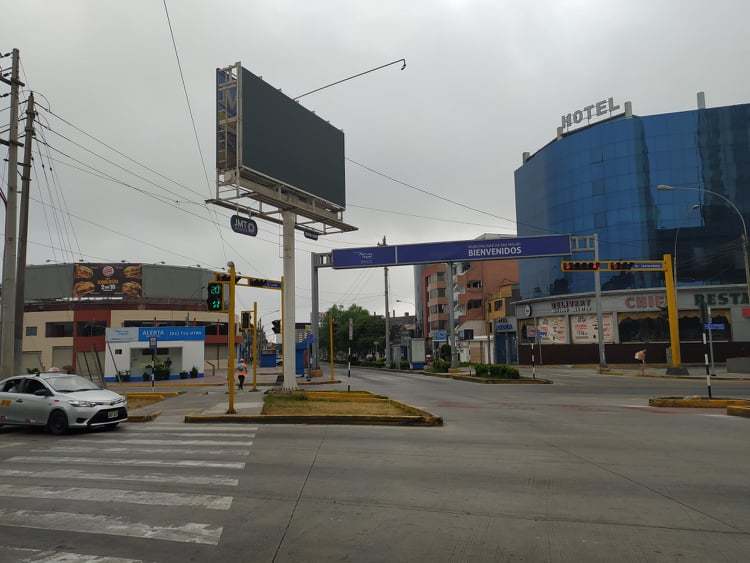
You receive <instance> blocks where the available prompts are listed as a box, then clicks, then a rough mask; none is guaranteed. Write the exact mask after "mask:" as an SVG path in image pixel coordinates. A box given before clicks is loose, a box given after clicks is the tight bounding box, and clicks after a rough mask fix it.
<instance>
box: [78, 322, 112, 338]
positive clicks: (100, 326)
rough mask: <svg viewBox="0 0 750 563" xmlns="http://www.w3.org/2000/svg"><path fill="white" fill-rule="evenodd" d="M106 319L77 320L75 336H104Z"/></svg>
mask: <svg viewBox="0 0 750 563" xmlns="http://www.w3.org/2000/svg"><path fill="white" fill-rule="evenodd" d="M106 329H107V321H78V322H77V323H76V335H77V336H104V332H105V331H106Z"/></svg>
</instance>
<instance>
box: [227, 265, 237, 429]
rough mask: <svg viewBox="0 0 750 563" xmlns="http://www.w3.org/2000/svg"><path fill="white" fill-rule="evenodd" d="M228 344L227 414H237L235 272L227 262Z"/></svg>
mask: <svg viewBox="0 0 750 563" xmlns="http://www.w3.org/2000/svg"><path fill="white" fill-rule="evenodd" d="M227 266H229V322H228V332H229V342H228V347H229V350H228V360H227V386H228V388H229V404H228V405H227V414H237V411H235V410H234V368H235V364H236V362H237V357H236V354H235V349H234V340H235V338H234V333H235V330H236V328H235V326H234V292H235V285H236V283H237V272H236V271H235V269H234V262H229V263H228V264H227Z"/></svg>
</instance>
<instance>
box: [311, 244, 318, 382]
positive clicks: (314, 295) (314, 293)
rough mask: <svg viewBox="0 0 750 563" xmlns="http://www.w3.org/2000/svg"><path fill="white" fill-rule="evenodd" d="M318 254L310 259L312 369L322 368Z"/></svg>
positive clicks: (312, 254) (314, 254)
mask: <svg viewBox="0 0 750 563" xmlns="http://www.w3.org/2000/svg"><path fill="white" fill-rule="evenodd" d="M318 260H319V258H318V255H317V254H316V253H314V252H312V253H310V261H311V263H312V266H311V269H310V288H311V289H310V291H311V296H310V297H311V299H310V300H311V301H312V309H311V311H310V328H311V329H312V337H313V346H312V353H311V354H310V371H312V370H317V369H320V365H319V362H318V356H319V355H320V349H319V346H320V327H319V326H318V325H319V323H320V312H319V307H320V305H319V303H318Z"/></svg>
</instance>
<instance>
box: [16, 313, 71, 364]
mask: <svg viewBox="0 0 750 563" xmlns="http://www.w3.org/2000/svg"><path fill="white" fill-rule="evenodd" d="M53 322H73V311H44V312H27V313H25V314H24V318H23V335H24V336H23V351H24V352H39V353H40V355H41V362H42V366H43V367H45V368H51V367H52V366H53V365H54V364H53V351H54V349H55V348H68V347H69V348H70V349H71V350H72V348H73V338H72V337H62V338H47V337H46V336H45V325H46V324H47V323H53ZM28 326H35V327H36V336H26V327H28ZM29 367H30V366H29ZM55 367H59V368H61V367H62V366H55Z"/></svg>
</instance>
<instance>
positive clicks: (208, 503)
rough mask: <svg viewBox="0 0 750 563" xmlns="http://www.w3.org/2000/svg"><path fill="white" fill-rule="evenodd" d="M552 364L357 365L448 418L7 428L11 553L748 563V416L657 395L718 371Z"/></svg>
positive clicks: (356, 378) (721, 389)
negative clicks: (391, 368)
mask: <svg viewBox="0 0 750 563" xmlns="http://www.w3.org/2000/svg"><path fill="white" fill-rule="evenodd" d="M542 375H544V376H549V377H551V378H552V379H554V381H555V383H554V385H535V386H522V385H479V384H474V383H467V382H458V381H452V380H446V379H439V378H430V377H424V376H414V375H402V374H384V373H380V372H374V371H364V370H363V371H355V372H354V373H353V377H352V387H353V388H354V389H368V390H371V391H376V392H380V393H384V394H387V395H389V396H392V397H394V398H397V399H400V400H403V401H405V402H408V403H411V404H414V405H417V406H420V407H423V408H426V409H428V410H430V411H432V412H435V413H437V414H440V415H442V416H443V417H444V419H445V422H446V425H445V426H444V427H443V428H388V427H335V426H334V427H320V426H309V427H296V426H269V427H261V428H258V429H256V427H251V426H202V425H201V426H195V425H190V426H187V427H186V426H185V425H180V424H178V423H177V418H174V419H171V420H170V419H169V418H166V419H163V422H161V423H152V424H138V425H136V424H131V425H129V426H126V427H125V428H122V429H119V430H117V431H112V432H96V433H87V434H75V435H72V436H66V437H62V438H55V437H52V436H49V435H47V434H45V433H42V432H34V431H30V430H20V429H7V428H3V429H0V561H14V562H15V561H60V560H63V559H64V560H65V561H66V562H72V561H87V562H89V563H91V562H96V563H103V562H104V561H116V562H117V561H123V560H126V561H131V560H141V561H165V562H166V561H227V562H230V561H231V562H234V561H274V560H275V561H472V562H473V561H505V560H510V561H514V560H517V561H523V560H525V561H674V560H680V561H741V560H746V559H747V554H748V553H750V447H748V432H749V431H750V420H748V419H742V418H736V417H727V416H725V415H723V414H721V411H704V410H678V409H652V408H648V407H647V406H646V405H647V399H648V397H650V396H656V395H685V394H701V393H703V392H704V388H703V384H702V382H701V381H700V380H697V381H692V380H691V381H684V380H657V379H647V378H633V377H619V376H599V375H594V374H592V373H587V372H582V371H579V370H564V369H560V370H554V369H548V370H544V372H543V374H542ZM714 393H715V395H733V396H748V397H750V382H740V381H715V382H714ZM214 398H215V397H214ZM94 556H98V557H100V558H102V559H95V558H93V557H94ZM112 558H119V559H112Z"/></svg>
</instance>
